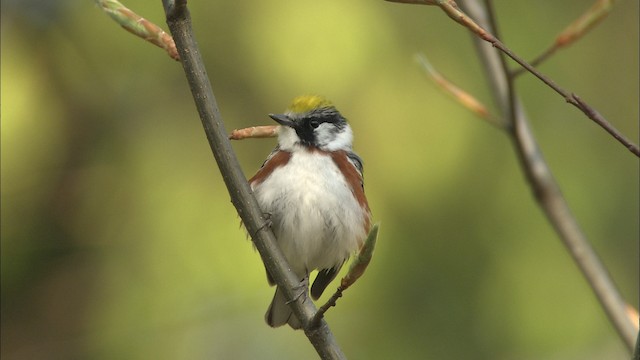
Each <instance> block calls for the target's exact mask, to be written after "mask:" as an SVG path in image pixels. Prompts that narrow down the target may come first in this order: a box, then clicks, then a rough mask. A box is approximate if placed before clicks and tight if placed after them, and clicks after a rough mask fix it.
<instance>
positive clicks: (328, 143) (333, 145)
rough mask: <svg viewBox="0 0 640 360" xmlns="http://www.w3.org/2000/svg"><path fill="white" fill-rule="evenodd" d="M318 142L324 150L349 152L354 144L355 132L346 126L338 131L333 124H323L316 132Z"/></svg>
mask: <svg viewBox="0 0 640 360" xmlns="http://www.w3.org/2000/svg"><path fill="white" fill-rule="evenodd" d="M315 134H316V141H317V142H318V146H319V147H320V148H321V149H322V150H327V151H336V150H349V149H351V144H352V142H353V132H352V131H351V127H350V126H349V125H348V124H346V125H345V126H344V127H343V128H342V129H340V130H338V129H336V127H335V126H334V125H333V124H330V123H323V124H321V125H320V126H318V128H317V129H316V130H315Z"/></svg>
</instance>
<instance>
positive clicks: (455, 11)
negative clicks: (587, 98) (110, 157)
mask: <svg viewBox="0 0 640 360" xmlns="http://www.w3.org/2000/svg"><path fill="white" fill-rule="evenodd" d="M387 1H391V2H400V3H409V4H422V5H437V6H438V7H440V9H441V10H442V11H444V12H445V14H447V16H449V17H450V18H451V19H453V20H454V21H455V22H457V23H459V24H460V25H462V26H464V27H466V28H467V29H469V30H470V31H471V32H473V33H474V34H476V35H477V36H478V37H480V38H481V39H482V40H484V41H486V42H488V43H490V44H491V45H492V46H493V47H495V48H497V49H499V50H500V51H502V52H503V53H504V54H506V55H507V56H508V57H510V58H511V59H513V60H514V61H515V62H517V63H518V64H520V66H522V67H523V68H525V69H526V70H527V71H528V72H530V73H532V74H533V75H534V76H535V77H537V78H538V79H540V80H541V81H542V82H543V83H545V84H546V85H547V86H548V87H550V88H551V89H553V90H554V91H555V92H557V93H558V94H560V95H561V96H562V97H563V98H564V99H565V101H566V102H568V103H569V104H571V105H573V106H575V107H577V108H578V109H579V110H580V111H582V112H583V113H584V114H585V115H586V116H587V117H588V118H589V119H591V120H593V121H594V122H595V123H597V124H598V125H600V126H601V127H602V128H603V129H605V130H606V131H607V132H608V133H609V134H611V135H613V137H614V138H615V139H616V140H617V141H618V142H620V143H621V144H622V145H623V146H624V147H625V148H627V150H629V151H631V152H632V153H633V154H634V155H636V156H638V157H640V148H638V145H636V144H634V143H633V142H632V141H630V140H629V139H627V138H626V137H625V136H624V135H622V133H620V132H619V131H618V130H617V129H616V128H614V127H613V126H612V125H611V124H610V123H609V122H608V121H606V119H604V118H603V117H602V115H600V114H599V113H598V112H597V111H596V110H595V109H593V108H592V107H591V106H589V105H588V104H587V103H585V102H584V101H580V100H578V99H579V98H578V97H577V96H576V95H575V94H574V93H571V92H569V91H567V90H565V89H563V88H561V87H560V86H559V85H558V84H556V82H555V81H553V80H552V79H550V78H549V77H547V76H546V75H544V74H542V73H541V72H540V71H538V70H537V69H536V68H535V67H533V66H532V65H531V64H529V63H528V62H526V61H525V60H524V59H522V58H521V57H520V56H518V55H517V54H516V53H514V52H513V51H511V49H509V48H508V47H507V46H506V45H505V44H503V43H502V42H501V41H500V40H499V39H498V38H496V37H495V36H493V35H492V34H491V32H489V31H487V30H486V29H485V28H484V27H483V26H480V25H479V24H478V23H476V22H475V21H473V19H472V18H470V17H469V16H468V15H467V14H465V13H464V12H463V11H461V10H460V8H459V7H458V4H457V3H456V2H455V1H454V0H387ZM461 3H462V1H461Z"/></svg>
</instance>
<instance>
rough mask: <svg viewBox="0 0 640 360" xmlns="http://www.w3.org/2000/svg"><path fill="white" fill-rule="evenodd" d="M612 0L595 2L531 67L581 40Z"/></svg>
mask: <svg viewBox="0 0 640 360" xmlns="http://www.w3.org/2000/svg"><path fill="white" fill-rule="evenodd" d="M614 2H615V1H614V0H597V1H596V2H595V3H594V4H593V5H592V6H591V7H590V8H589V9H587V11H585V12H584V13H583V14H582V15H581V16H580V17H579V18H577V19H576V20H575V21H573V22H572V23H571V24H569V26H567V27H566V28H565V29H564V30H563V31H562V32H561V33H560V34H559V35H558V36H557V37H556V39H555V41H554V42H553V44H551V46H549V47H548V48H547V50H545V51H544V52H543V53H542V54H540V55H539V56H538V57H536V58H535V59H534V60H532V61H531V66H538V65H540V64H541V63H542V62H543V61H545V60H546V59H548V58H549V57H550V56H551V55H553V54H555V52H556V51H558V50H560V49H561V48H563V47H566V46H569V45H571V44H573V43H574V42H576V41H577V40H579V39H581V38H582V37H583V36H584V35H585V34H587V33H588V32H589V30H591V29H593V28H594V27H595V26H596V25H598V24H599V23H600V22H601V21H602V20H603V19H604V18H605V17H607V15H609V12H611V9H612V8H613V4H614ZM523 73H525V70H524V68H518V69H517V70H515V71H514V72H513V75H514V76H518V75H521V74H523Z"/></svg>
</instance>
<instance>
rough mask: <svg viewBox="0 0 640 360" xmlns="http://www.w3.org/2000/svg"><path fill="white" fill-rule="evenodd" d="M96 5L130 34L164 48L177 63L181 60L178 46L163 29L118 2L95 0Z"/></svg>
mask: <svg viewBox="0 0 640 360" xmlns="http://www.w3.org/2000/svg"><path fill="white" fill-rule="evenodd" d="M95 1H96V4H98V6H99V7H100V8H101V9H102V10H103V11H104V12H105V13H107V14H108V15H109V16H110V17H111V18H112V19H113V20H115V21H116V22H117V23H118V24H120V26H122V27H123V28H124V29H125V30H127V31H129V32H130V33H132V34H134V35H136V36H138V37H140V38H142V39H144V40H146V41H148V42H150V43H152V44H154V45H156V46H158V47H161V48H163V49H164V50H165V51H166V52H167V54H169V56H170V57H171V58H172V59H173V60H176V61H179V60H180V57H179V56H178V50H176V44H175V43H174V42H173V38H171V36H169V34H167V33H166V32H165V31H164V30H162V28H160V27H159V26H158V25H156V24H154V23H152V22H151V21H149V20H147V19H145V18H143V17H142V16H140V15H138V14H136V13H135V12H133V11H132V10H131V9H129V8H127V7H126V6H124V5H122V4H121V3H120V2H118V1H117V0H95Z"/></svg>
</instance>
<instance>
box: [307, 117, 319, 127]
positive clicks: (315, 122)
mask: <svg viewBox="0 0 640 360" xmlns="http://www.w3.org/2000/svg"><path fill="white" fill-rule="evenodd" d="M309 125H311V127H312V128H314V129H315V128H317V127H318V126H320V121H319V120H316V119H312V120H309Z"/></svg>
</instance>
